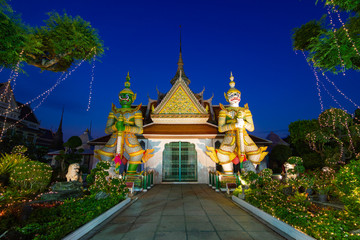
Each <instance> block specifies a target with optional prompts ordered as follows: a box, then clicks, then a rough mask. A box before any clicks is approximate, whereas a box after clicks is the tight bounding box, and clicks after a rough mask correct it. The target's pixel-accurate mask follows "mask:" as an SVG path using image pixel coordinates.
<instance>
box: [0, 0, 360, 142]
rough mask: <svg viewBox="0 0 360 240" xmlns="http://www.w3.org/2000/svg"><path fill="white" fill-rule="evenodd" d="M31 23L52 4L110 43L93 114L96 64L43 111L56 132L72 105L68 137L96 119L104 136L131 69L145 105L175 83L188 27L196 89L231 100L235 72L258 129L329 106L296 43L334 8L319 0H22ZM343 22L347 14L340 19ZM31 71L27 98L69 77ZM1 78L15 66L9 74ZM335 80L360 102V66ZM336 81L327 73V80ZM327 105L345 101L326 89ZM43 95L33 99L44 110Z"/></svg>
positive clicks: (19, 87)
mask: <svg viewBox="0 0 360 240" xmlns="http://www.w3.org/2000/svg"><path fill="white" fill-rule="evenodd" d="M10 4H11V6H12V7H13V9H14V10H15V11H16V12H17V13H21V15H22V19H23V21H24V22H25V23H27V24H30V25H38V26H40V25H42V21H43V20H44V19H46V18H47V15H46V13H47V12H50V11H52V10H56V11H58V12H60V13H61V12H62V11H63V10H66V12H67V13H68V14H69V15H72V16H76V15H80V16H81V17H82V18H83V19H85V20H86V21H89V22H90V23H91V25H92V26H93V27H94V28H96V29H97V30H98V32H99V35H100V36H101V38H102V39H103V41H104V44H105V47H107V48H108V50H107V51H106V52H105V56H104V57H102V58H101V62H96V67H95V79H94V83H93V95H92V102H91V109H90V110H89V111H88V112H87V111H86V109H87V104H88V96H89V82H90V80H91V64H89V63H83V65H82V66H81V67H79V69H77V70H76V71H75V72H74V73H73V74H72V75H71V76H70V77H69V78H67V79H66V80H65V81H64V82H62V83H61V84H60V85H59V86H58V87H57V88H56V89H55V90H54V91H53V92H52V93H51V95H50V96H49V97H48V98H47V99H46V101H44V103H43V104H42V105H41V106H40V107H39V108H38V109H37V110H36V111H35V114H36V115H37V117H38V119H39V120H40V121H41V126H42V127H45V128H51V129H53V130H56V129H57V127H58V124H59V120H60V116H61V110H62V107H63V106H64V108H65V113H64V122H63V131H64V138H65V140H66V139H67V138H69V137H70V136H72V135H79V134H81V133H82V132H83V131H84V130H85V129H86V128H88V127H89V126H90V122H92V135H93V137H100V136H102V135H104V128H105V123H106V120H107V115H108V112H109V111H110V109H111V103H115V104H117V106H119V104H118V101H117V97H118V93H119V91H121V90H122V89H123V86H124V85H123V83H124V80H125V76H126V74H127V72H128V71H130V75H131V77H132V79H131V82H132V85H131V89H132V90H133V91H134V92H136V93H137V95H138V98H137V100H136V101H135V104H140V103H143V104H147V96H150V97H151V98H156V97H157V93H156V87H157V88H158V89H159V90H160V91H161V92H167V91H168V90H169V89H170V88H171V84H170V80H171V78H172V77H173V76H174V75H175V72H176V69H177V61H178V56H179V25H181V26H182V53H183V60H184V69H185V73H186V75H187V76H188V77H189V79H190V80H191V84H190V88H191V89H192V90H193V91H194V92H196V93H197V92H200V91H202V89H203V87H205V94H204V96H205V98H210V97H211V96H212V94H214V98H213V104H214V105H218V104H219V103H223V104H225V103H226V102H225V99H224V94H223V93H224V92H226V91H227V90H228V89H229V85H228V83H229V75H230V71H232V72H233V74H234V76H235V82H236V88H238V89H239V90H240V91H241V92H242V102H241V105H243V104H245V103H248V104H249V107H250V110H251V111H252V114H253V118H254V123H255V131H254V134H255V135H257V136H260V137H265V136H266V135H267V134H268V133H269V132H270V131H274V132H275V133H278V134H279V135H280V136H282V137H285V136H286V135H287V129H288V125H289V123H291V122H292V121H296V120H300V119H312V118H317V117H318V115H319V114H320V104H319V98H318V93H317V89H316V81H315V77H314V75H313V73H312V71H311V69H310V68H309V66H308V65H307V63H306V61H305V60H304V57H303V56H302V54H301V52H298V54H296V53H295V52H294V51H293V49H292V45H291V44H292V42H291V34H292V29H293V28H295V27H299V26H300V25H301V24H304V23H306V22H307V21H309V20H312V19H319V18H320V17H321V16H322V15H323V14H325V13H326V11H325V9H324V7H323V5H322V4H318V5H315V0H280V1H268V0H252V1H239V0H224V1H219V0H191V1H190V0H183V1H169V0H167V1H162V0H161V1H159V0H153V1H148V0H134V1H122V0H119V1H109V0H102V1H98V0H96V1H95V0H75V1H74V0H72V1H70V0H61V1H53V0H31V1H28V0H12V1H11V2H10ZM335 23H336V24H338V22H337V21H335ZM25 70H26V71H27V75H24V74H22V75H20V76H19V77H18V79H17V81H16V86H15V97H16V99H17V101H20V102H27V101H29V100H30V99H32V98H34V97H36V96H38V95H39V94H40V93H42V92H43V91H45V90H47V89H48V88H50V87H51V86H52V85H53V84H54V83H55V82H56V80H57V78H58V77H59V74H56V73H52V72H42V73H41V72H40V70H39V69H37V68H35V67H31V66H26V67H25ZM0 76H1V79H2V80H1V81H2V82H4V81H6V80H7V79H8V76H9V72H8V71H5V70H4V71H2V72H1V73H0ZM328 76H329V78H330V79H331V80H333V81H334V82H335V84H337V85H338V87H339V88H340V89H342V90H343V92H344V93H345V94H346V95H347V96H348V97H349V98H351V99H352V100H353V101H354V102H355V103H357V104H359V103H360V95H359V94H358V93H359V85H360V84H359V76H360V75H359V73H355V72H347V74H346V76H345V77H344V76H342V75H340V76H334V75H333V74H330V73H329V74H328ZM323 82H324V84H326V80H323ZM326 86H328V89H329V91H330V92H331V93H332V94H333V95H334V96H335V97H336V99H338V101H339V102H340V103H341V104H343V106H344V107H345V108H346V109H348V111H350V112H353V111H354V109H355V107H354V106H353V105H352V104H348V102H347V101H346V100H345V99H344V98H343V97H342V96H341V95H339V94H338V93H336V91H334V89H333V88H331V87H330V85H328V84H326ZM322 93H323V100H324V106H325V108H329V107H331V106H334V107H336V106H337V105H336V103H335V102H333V101H332V100H331V98H330V97H328V96H326V95H327V94H326V92H325V91H324V90H323V89H322ZM38 102H39V101H37V102H34V103H32V104H31V106H32V107H33V108H34V107H35V106H36V105H37V104H38Z"/></svg>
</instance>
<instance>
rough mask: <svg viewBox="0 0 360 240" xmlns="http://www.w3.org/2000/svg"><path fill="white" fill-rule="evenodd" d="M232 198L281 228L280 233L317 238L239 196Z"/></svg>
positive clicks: (246, 208) (309, 238) (275, 226)
mask: <svg viewBox="0 0 360 240" xmlns="http://www.w3.org/2000/svg"><path fill="white" fill-rule="evenodd" d="M232 200H233V201H234V202H235V203H237V204H238V205H240V206H241V207H242V208H244V209H245V210H246V211H248V212H250V213H252V214H254V215H255V216H257V217H258V218H260V219H261V220H263V221H265V222H267V223H268V224H270V225H271V226H273V227H274V228H276V229H278V230H280V234H281V233H285V234H287V235H288V236H290V237H292V238H294V239H303V240H314V239H315V238H312V237H310V236H308V235H306V234H305V233H303V232H301V231H299V230H297V229H295V228H293V227H292V226H290V225H289V224H286V223H284V222H283V221H281V220H279V219H277V218H275V217H273V216H271V215H270V214H268V213H266V212H264V211H262V210H261V209H259V208H257V207H254V206H253V205H251V204H249V203H247V202H245V201H244V200H242V199H240V198H238V197H235V196H232Z"/></svg>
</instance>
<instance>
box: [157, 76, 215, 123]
mask: <svg viewBox="0 0 360 240" xmlns="http://www.w3.org/2000/svg"><path fill="white" fill-rule="evenodd" d="M150 116H151V119H152V120H153V122H157V123H170V122H171V123H178V122H179V123H183V124H184V123H185V124H191V123H199V122H206V121H207V120H208V119H209V116H210V114H209V113H208V112H207V110H206V109H205V108H204V107H203V106H202V105H201V104H200V102H199V100H198V99H197V98H196V97H195V95H194V94H193V93H192V91H191V90H190V88H189V87H188V86H187V84H186V83H185V82H184V80H183V79H182V78H181V75H180V78H179V79H178V80H177V81H176V83H175V84H174V85H173V86H172V88H171V89H170V91H169V92H168V93H167V94H166V96H165V97H164V99H163V100H162V101H161V103H160V104H159V105H158V106H157V107H156V108H155V109H154V110H153V112H152V113H151V115H150ZM196 119H197V120H196ZM184 121H185V122H184Z"/></svg>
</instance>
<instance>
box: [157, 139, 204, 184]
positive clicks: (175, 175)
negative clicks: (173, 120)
mask: <svg viewBox="0 0 360 240" xmlns="http://www.w3.org/2000/svg"><path fill="white" fill-rule="evenodd" d="M196 181H197V155H196V150H195V144H191V143H188V142H172V143H167V144H165V150H164V153H163V182H196Z"/></svg>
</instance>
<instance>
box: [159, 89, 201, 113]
mask: <svg viewBox="0 0 360 240" xmlns="http://www.w3.org/2000/svg"><path fill="white" fill-rule="evenodd" d="M159 113H160V114H161V113H163V114H169V113H178V114H182V113H190V114H191V113H195V114H199V113H201V112H200V111H199V109H198V108H197V106H195V104H194V103H193V102H192V101H191V99H190V97H189V96H188V95H187V94H186V92H185V90H184V89H183V88H182V87H181V86H179V87H178V89H177V90H176V91H175V93H174V94H173V95H172V97H171V98H170V99H169V101H168V102H167V103H166V105H165V106H164V107H163V108H162V109H161V110H160V112H159Z"/></svg>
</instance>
